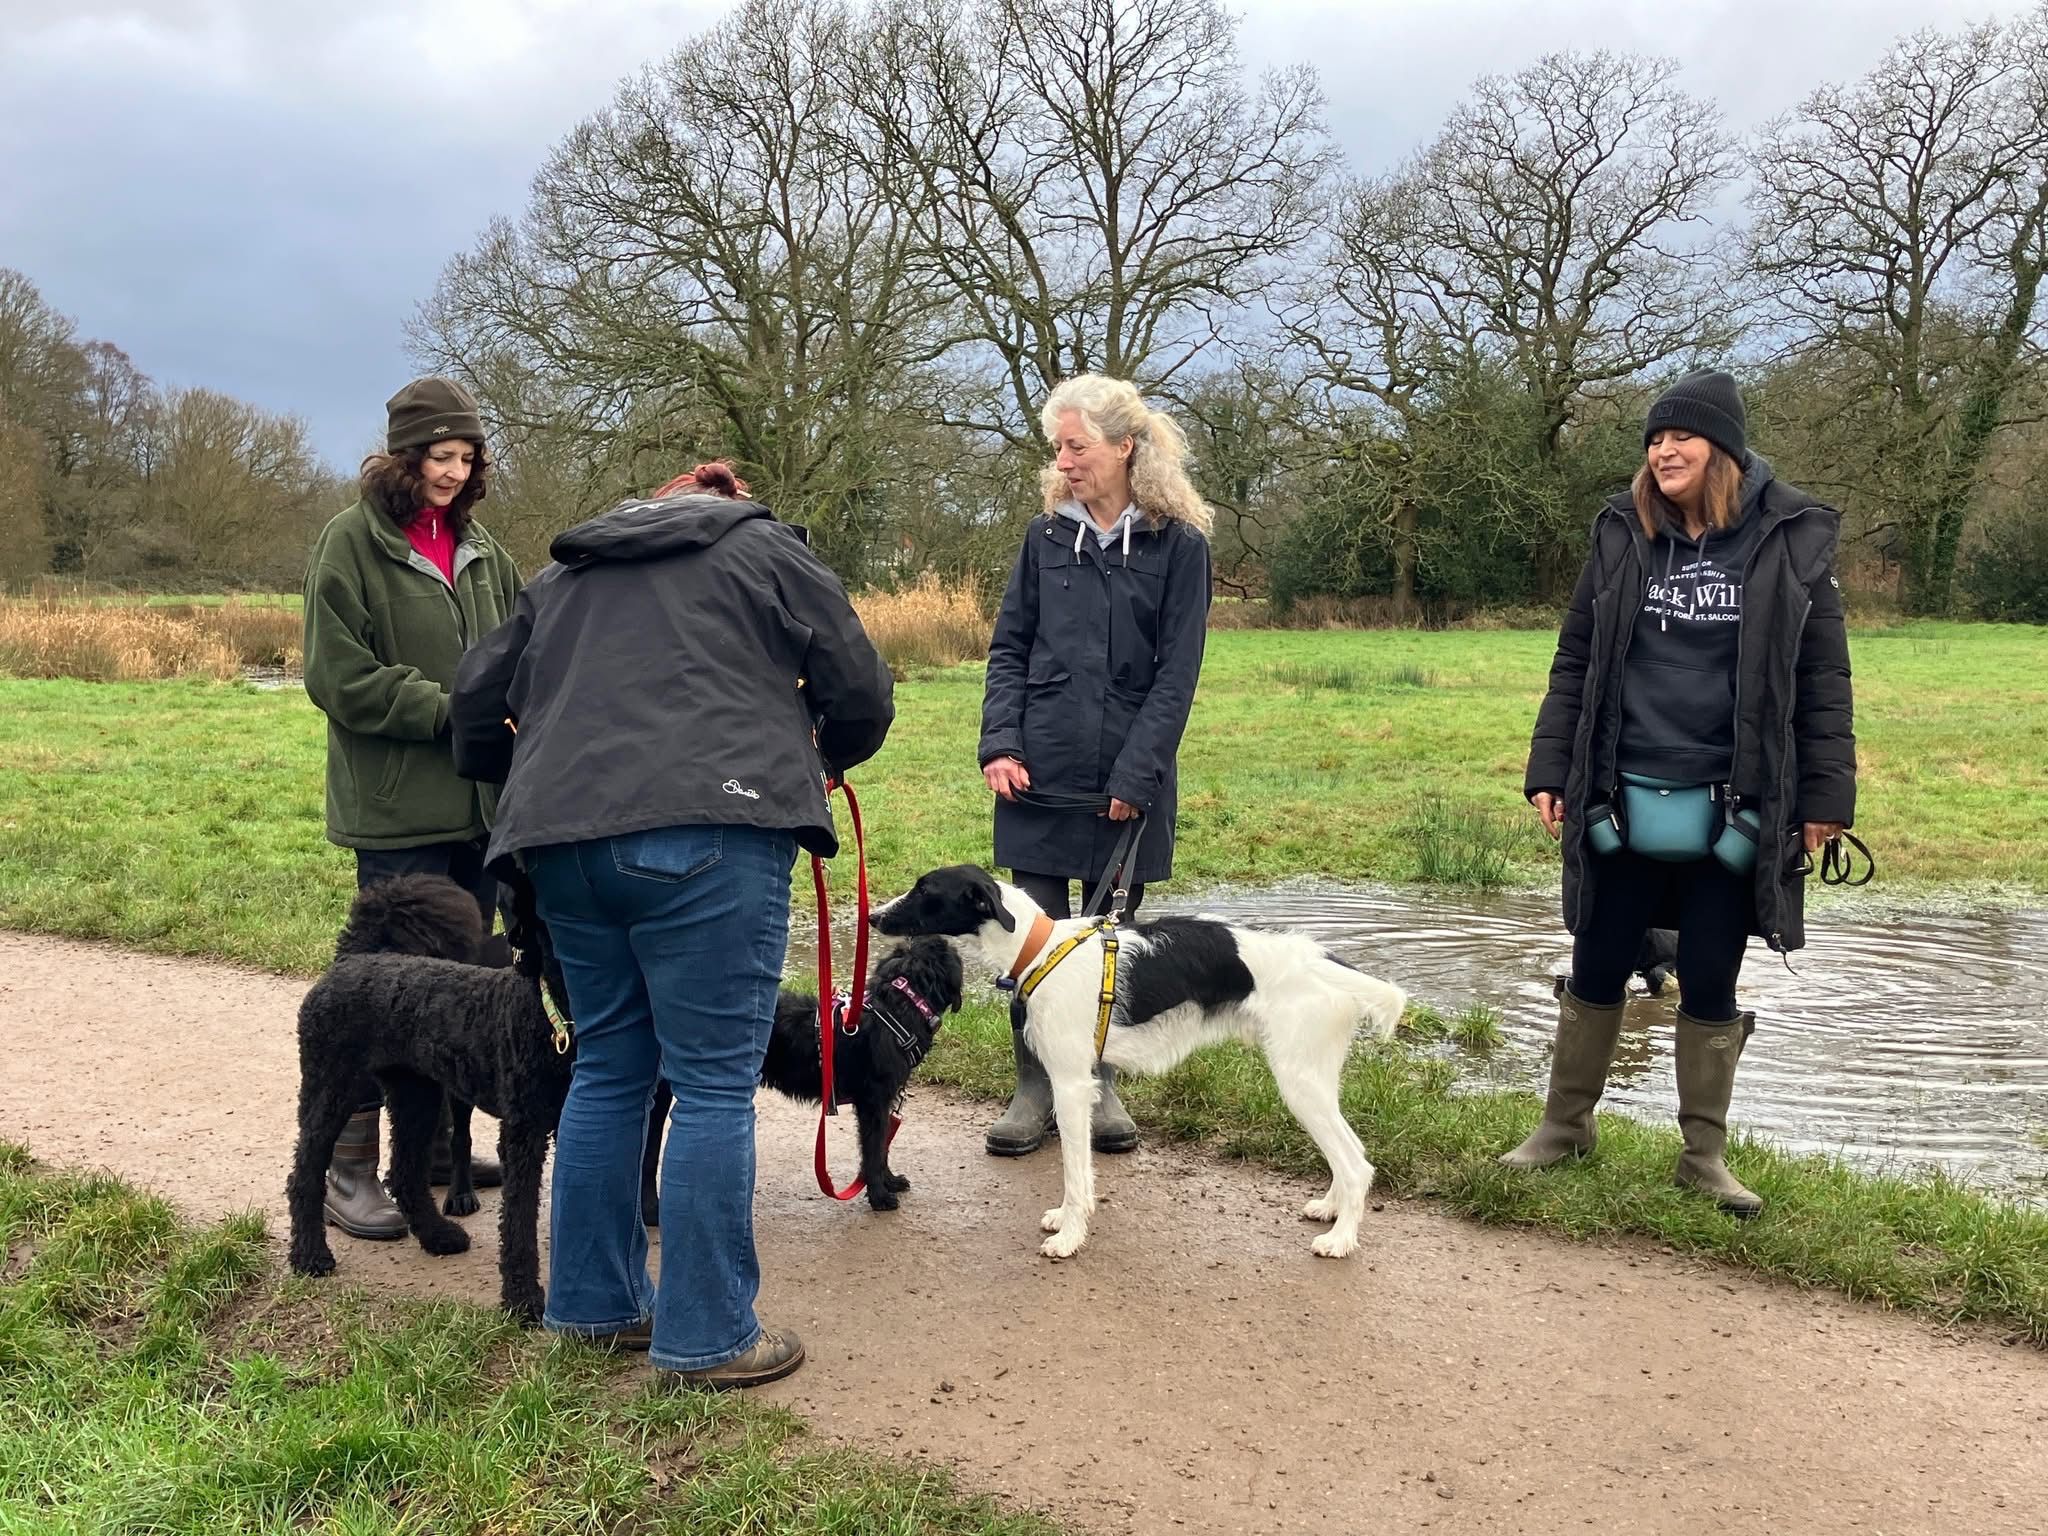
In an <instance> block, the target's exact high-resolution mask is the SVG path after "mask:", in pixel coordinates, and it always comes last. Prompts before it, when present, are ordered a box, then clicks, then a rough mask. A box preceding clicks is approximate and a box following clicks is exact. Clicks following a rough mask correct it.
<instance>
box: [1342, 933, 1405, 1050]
mask: <svg viewBox="0 0 2048 1536" xmlns="http://www.w3.org/2000/svg"><path fill="white" fill-rule="evenodd" d="M1324 957H1325V959H1326V960H1328V962H1329V963H1328V964H1327V965H1325V966H1324V967H1323V969H1322V979H1323V981H1324V982H1325V983H1326V984H1327V985H1329V986H1330V987H1331V988H1332V989H1334V990H1335V991H1338V992H1341V993H1343V994H1344V995H1345V996H1346V997H1350V998H1353V999H1355V1000H1356V1001H1357V1003H1358V1010H1359V1025H1360V1027H1361V1028H1362V1029H1364V1031H1365V1032H1366V1034H1368V1035H1370V1036H1371V1037H1372V1038H1373V1039H1375V1040H1391V1039H1392V1038H1393V1037H1394V1029H1395V1026H1397V1025H1398V1024H1399V1023H1400V1022H1401V1015H1402V1014H1404V1013H1406V1012H1407V1011H1408V994H1407V993H1406V992H1403V991H1402V990H1401V989H1400V988H1399V987H1397V986H1395V985H1394V984H1393V983H1392V982H1391V981H1382V980H1380V979H1379V977H1377V976H1368V975H1366V974H1365V972H1363V971H1361V970H1359V969H1358V968H1357V967H1356V966H1353V965H1348V964H1346V963H1345V962H1344V961H1342V960H1339V959H1338V958H1337V957H1336V956H1335V955H1332V954H1330V953H1329V952H1328V951H1327V950H1326V951H1324Z"/></svg>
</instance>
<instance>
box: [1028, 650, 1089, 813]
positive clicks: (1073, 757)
mask: <svg viewBox="0 0 2048 1536" xmlns="http://www.w3.org/2000/svg"><path fill="white" fill-rule="evenodd" d="M1019 735H1020V736H1021V737H1022V739H1023V742H1024V766H1025V768H1026V769H1028V770H1029V771H1030V774H1031V782H1032V787H1033V788H1035V789H1065V790H1089V789H1093V788H1094V785H1093V784H1092V783H1090V782H1086V781H1088V780H1090V779H1092V777H1093V775H1092V773H1091V772H1090V770H1091V769H1092V767H1093V764H1091V763H1089V762H1088V761H1087V760H1086V759H1085V757H1084V755H1083V753H1082V750H1081V720H1080V716H1079V711H1078V710H1077V709H1076V707H1075V702H1074V688H1073V679H1072V678H1071V676H1070V675H1069V674H1067V673H1066V672H1057V673H1054V674H1053V675H1052V676H1050V677H1048V678H1046V679H1045V680H1044V681H1043V682H1039V681H1031V682H1027V683H1026V684H1025V685H1024V718H1023V721H1022V722H1021V725H1020V729H1019Z"/></svg>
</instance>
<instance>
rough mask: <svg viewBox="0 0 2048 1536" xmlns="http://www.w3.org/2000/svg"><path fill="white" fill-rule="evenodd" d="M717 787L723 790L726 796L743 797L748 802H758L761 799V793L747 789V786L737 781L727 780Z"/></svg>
mask: <svg viewBox="0 0 2048 1536" xmlns="http://www.w3.org/2000/svg"><path fill="white" fill-rule="evenodd" d="M718 787H719V788H720V789H722V790H724V791H725V792H726V793H727V794H728V795H745V796H746V797H747V798H748V799H749V800H758V799H760V798H761V791H759V790H758V789H749V788H747V786H746V785H744V784H742V783H741V782H740V781H739V780H738V779H727V780H726V781H725V782H724V783H723V784H721V785H719V786H718Z"/></svg>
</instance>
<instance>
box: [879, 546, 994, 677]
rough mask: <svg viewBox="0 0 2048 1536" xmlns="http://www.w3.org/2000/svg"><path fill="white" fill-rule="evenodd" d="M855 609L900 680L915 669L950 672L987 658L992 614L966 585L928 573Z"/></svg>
mask: <svg viewBox="0 0 2048 1536" xmlns="http://www.w3.org/2000/svg"><path fill="white" fill-rule="evenodd" d="M853 606H854V610H855V611H856V612H857V613H859V615H860V621H861V624H862V625H863V626H864V627H865V628H866V630H867V632H868V638H869V639H871V640H873V641H874V642H875V647H876V649H878V650H879V651H881V653H882V658H883V659H884V660H885V661H887V662H888V663H889V670H890V671H892V672H894V673H895V674H896V676H898V677H902V676H903V675H904V673H905V672H906V671H907V670H908V669H910V668H912V667H950V666H954V665H956V664H957V663H959V662H963V661H978V660H980V659H981V658H982V657H984V656H986V655H988V634H989V617H988V611H987V610H986V609H985V608H983V607H982V605H981V599H980V597H979V596H978V595H977V594H976V593H975V590H974V588H973V587H971V586H968V585H967V584H966V583H964V582H963V583H960V584H957V585H951V586H949V585H947V584H946V583H945V582H943V581H941V580H940V579H939V577H938V575H937V574H936V573H934V572H931V571H927V572H926V573H925V574H924V575H923V576H920V577H919V578H918V579H917V582H916V583H915V584H914V585H912V586H908V587H903V588H900V589H899V590H897V591H894V592H883V591H874V592H863V593H862V594H861V595H860V596H858V597H856V598H855V599H854V600H853Z"/></svg>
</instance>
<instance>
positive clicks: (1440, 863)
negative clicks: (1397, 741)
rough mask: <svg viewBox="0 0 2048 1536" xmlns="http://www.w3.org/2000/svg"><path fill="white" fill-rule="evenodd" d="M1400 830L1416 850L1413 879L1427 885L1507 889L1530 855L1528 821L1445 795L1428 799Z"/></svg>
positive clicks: (1427, 797)
mask: <svg viewBox="0 0 2048 1536" xmlns="http://www.w3.org/2000/svg"><path fill="white" fill-rule="evenodd" d="M1402 830H1403V831H1404V832H1405V833H1406V834H1407V837H1408V840H1409V844H1410V846H1411V847H1412V848H1413V849H1414V855H1415V869H1414V878H1415V879H1417V880H1420V881H1422V882H1423V883H1424V884H1426V885H1459V886H1469V887H1472V888H1474V889H1477V890H1482V891H1490V890H1493V889H1495V888H1496V887H1499V886H1502V885H1505V884H1507V883H1508V880H1509V879H1510V878H1511V877H1512V876H1513V874H1514V873H1515V870H1516V867H1517V865H1518V864H1519V863H1520V862H1521V861H1522V860H1524V859H1526V858H1527V857H1529V856H1530V853H1531V852H1532V847H1531V836H1530V834H1531V830H1532V828H1531V825H1530V823H1529V822H1528V820H1527V818H1524V817H1521V816H1516V815H1513V814H1510V813H1508V812H1505V811H1494V810H1478V809H1474V808H1473V807H1471V806H1469V805H1456V804H1453V803H1452V802H1451V801H1450V800H1448V799H1446V798H1445V797H1444V796H1442V795H1427V796H1424V797H1423V799H1422V802H1421V804H1420V805H1419V806H1417V808H1416V811H1415V814H1414V815H1413V816H1411V817H1410V818H1409V820H1408V821H1407V823H1406V824H1405V825H1404V827H1403V828H1402ZM1541 835H1542V834H1541V833H1540V831H1539V832H1537V833H1536V836H1537V837H1540V836H1541Z"/></svg>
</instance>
